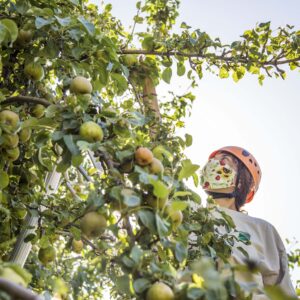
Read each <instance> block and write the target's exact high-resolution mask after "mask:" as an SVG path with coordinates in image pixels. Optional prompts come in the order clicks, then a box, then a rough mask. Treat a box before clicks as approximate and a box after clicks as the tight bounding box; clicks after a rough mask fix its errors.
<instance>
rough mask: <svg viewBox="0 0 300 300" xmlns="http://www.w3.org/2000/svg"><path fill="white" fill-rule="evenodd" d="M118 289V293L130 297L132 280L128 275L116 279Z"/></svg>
mask: <svg viewBox="0 0 300 300" xmlns="http://www.w3.org/2000/svg"><path fill="white" fill-rule="evenodd" d="M115 283H116V287H117V289H118V291H119V292H120V293H121V294H122V293H124V294H126V295H128V296H130V278H129V276H128V275H123V276H121V277H117V278H116V281H115Z"/></svg>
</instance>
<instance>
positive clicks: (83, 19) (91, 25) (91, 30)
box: [78, 16, 95, 36]
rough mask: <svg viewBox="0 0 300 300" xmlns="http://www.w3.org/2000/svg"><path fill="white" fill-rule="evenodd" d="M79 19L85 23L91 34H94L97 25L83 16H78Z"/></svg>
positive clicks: (84, 25)
mask: <svg viewBox="0 0 300 300" xmlns="http://www.w3.org/2000/svg"><path fill="white" fill-rule="evenodd" d="M78 21H79V22H80V23H81V24H82V25H83V27H84V28H85V29H86V31H87V32H88V34H89V35H91V36H93V35H94V33H95V27H94V25H93V24H92V23H90V22H89V21H88V20H86V19H85V18H84V17H83V16H80V17H78Z"/></svg>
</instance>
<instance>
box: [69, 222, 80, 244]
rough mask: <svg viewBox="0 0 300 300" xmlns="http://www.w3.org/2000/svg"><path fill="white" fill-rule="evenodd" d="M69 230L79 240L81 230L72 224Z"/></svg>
mask: <svg viewBox="0 0 300 300" xmlns="http://www.w3.org/2000/svg"><path fill="white" fill-rule="evenodd" d="M70 232H71V233H72V235H73V237H74V239H75V240H77V241H79V240H80V239H81V230H80V229H79V228H77V227H74V226H72V227H71V228H70Z"/></svg>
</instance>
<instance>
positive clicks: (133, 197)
mask: <svg viewBox="0 0 300 300" xmlns="http://www.w3.org/2000/svg"><path fill="white" fill-rule="evenodd" d="M121 195H122V196H123V199H124V203H125V204H126V205H127V206H129V207H134V206H138V205H140V204H141V199H140V197H139V196H138V195H137V194H136V193H135V192H134V191H132V190H130V189H123V190H122V191H121Z"/></svg>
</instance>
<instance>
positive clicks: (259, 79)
mask: <svg viewBox="0 0 300 300" xmlns="http://www.w3.org/2000/svg"><path fill="white" fill-rule="evenodd" d="M264 79H265V75H259V76H258V83H259V85H263V81H264Z"/></svg>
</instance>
